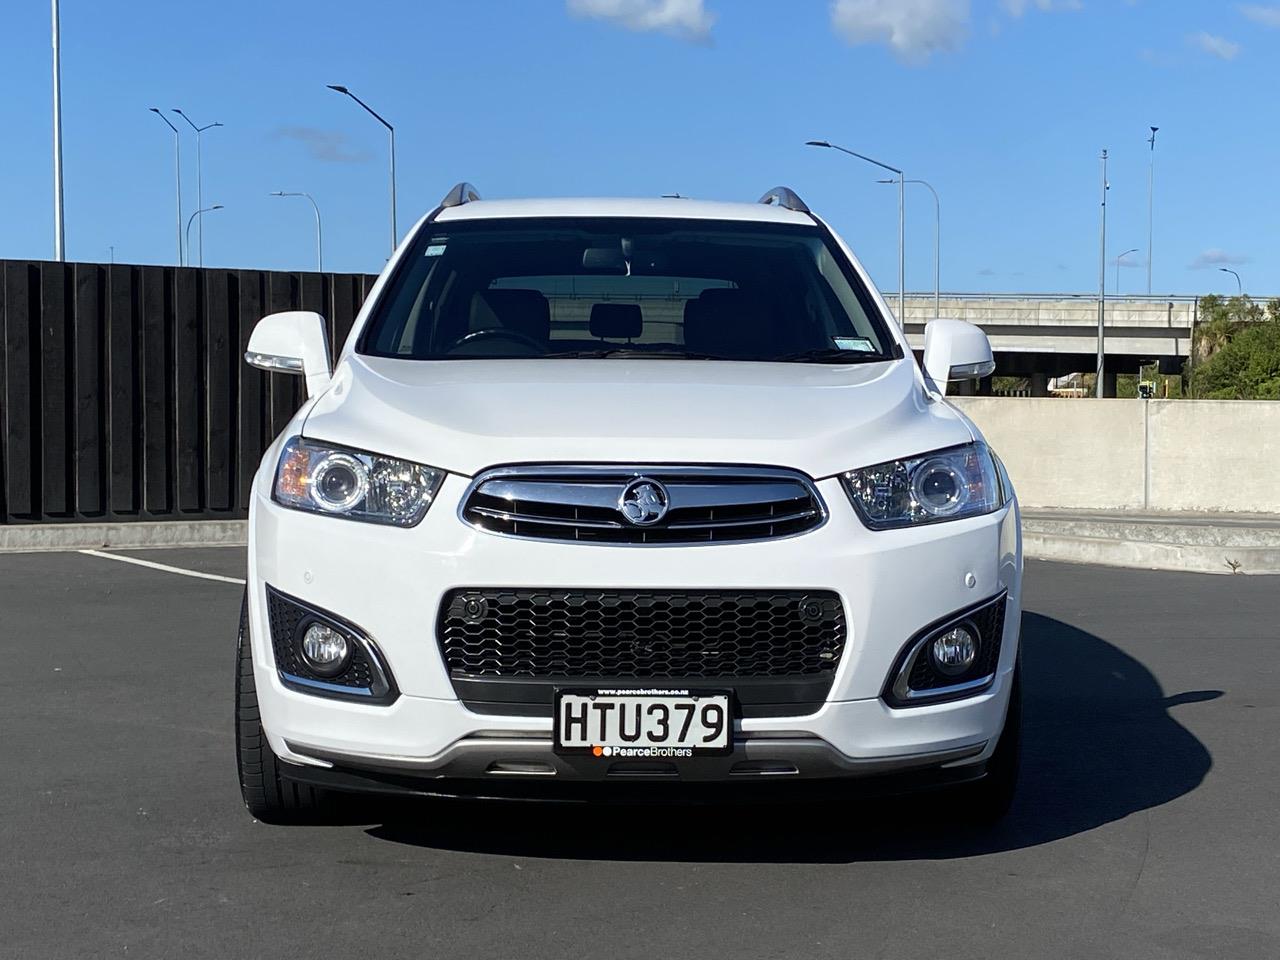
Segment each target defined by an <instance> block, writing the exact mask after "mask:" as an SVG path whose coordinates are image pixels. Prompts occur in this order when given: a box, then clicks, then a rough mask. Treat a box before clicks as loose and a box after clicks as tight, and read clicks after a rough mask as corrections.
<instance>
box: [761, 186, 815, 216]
mask: <svg viewBox="0 0 1280 960" xmlns="http://www.w3.org/2000/svg"><path fill="white" fill-rule="evenodd" d="M760 202H761V203H763V204H775V203H776V204H777V205H778V206H780V207H784V208H785V209H787V210H794V211H795V212H796V213H808V212H809V205H808V204H807V203H805V202H804V201H803V200H801V199H800V198H799V197H798V196H797V195H796V192H795V191H794V190H792V189H791V188H790V187H774V188H773V189H772V190H770V191H768V192H767V193H766V194H765V195H764V196H763V197H761V198H760Z"/></svg>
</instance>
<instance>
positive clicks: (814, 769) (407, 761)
mask: <svg viewBox="0 0 1280 960" xmlns="http://www.w3.org/2000/svg"><path fill="white" fill-rule="evenodd" d="M287 745H288V747H289V750H290V751H291V752H293V753H294V754H296V755H299V756H304V757H308V758H311V759H314V760H318V761H321V762H323V763H326V764H330V765H331V766H332V767H333V768H337V769H350V770H365V771H370V772H384V773H394V774H400V775H405V774H409V775H417V776H420V777H422V778H424V779H428V780H430V779H448V780H452V779H463V780H475V779H480V780H484V779H489V778H494V779H499V778H512V777H538V778H546V779H556V780H577V781H601V780H611V779H615V778H619V777H626V778H628V779H657V780H682V781H725V780H740V779H741V780H747V779H764V778H770V779H772V778H800V779H834V778H843V777H860V776H877V775H882V774H890V773H901V772H907V771H912V770H921V769H927V768H931V767H941V766H944V765H947V764H954V763H960V762H962V761H965V760H969V759H972V758H974V757H977V756H979V755H980V754H981V753H982V752H983V750H984V749H985V748H986V745H987V744H986V741H982V742H980V743H975V744H971V745H968V746H964V747H958V748H953V749H948V750H941V751H933V752H927V753H915V754H904V755H899V756H887V757H868V758H861V757H850V756H847V755H846V754H844V753H842V752H840V751H839V750H838V749H836V748H835V747H834V746H832V745H831V744H830V743H828V742H827V741H825V740H823V739H821V738H819V737H803V738H801V737H780V738H765V737H756V738H750V739H738V740H736V741H735V743H734V750H733V753H732V754H729V755H726V756H723V757H700V758H698V759H697V760H692V761H683V762H679V763H668V764H652V763H647V762H646V763H645V764H638V763H632V762H628V761H613V762H610V761H602V760H599V759H596V758H594V757H578V756H560V755H558V754H556V753H555V751H554V749H553V747H552V742H551V739H550V738H549V737H547V738H542V737H537V738H534V737H513V738H504V739H500V738H491V737H468V738H464V739H462V740H459V741H458V742H456V743H454V744H453V745H452V746H450V747H448V748H447V749H445V750H443V751H441V752H440V753H439V754H437V755H435V756H433V757H426V758H415V757H397V756H376V755H354V754H346V753H341V752H337V751H333V750H327V749H322V748H317V747H311V746H308V745H306V744H303V743H297V742H294V741H287ZM293 766H294V768H295V770H298V771H302V770H307V771H316V772H323V769H324V768H314V767H311V768H308V767H302V766H300V765H293Z"/></svg>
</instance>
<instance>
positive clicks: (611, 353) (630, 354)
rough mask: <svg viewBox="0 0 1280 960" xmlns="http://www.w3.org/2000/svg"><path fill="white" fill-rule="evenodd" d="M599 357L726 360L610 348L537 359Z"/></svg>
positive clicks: (689, 353)
mask: <svg viewBox="0 0 1280 960" xmlns="http://www.w3.org/2000/svg"><path fill="white" fill-rule="evenodd" d="M598 357H623V358H625V359H628V360H631V359H640V360H724V359H725V358H724V357H721V356H717V355H716V354H713V353H696V352H694V351H690V350H662V349H646V348H643V347H610V348H609V349H607V350H565V351H564V352H562V353H544V354H542V355H541V356H540V357H538V358H537V359H539V360H548V359H557V360H558V359H569V360H580V359H586V358H590V359H594V358H598Z"/></svg>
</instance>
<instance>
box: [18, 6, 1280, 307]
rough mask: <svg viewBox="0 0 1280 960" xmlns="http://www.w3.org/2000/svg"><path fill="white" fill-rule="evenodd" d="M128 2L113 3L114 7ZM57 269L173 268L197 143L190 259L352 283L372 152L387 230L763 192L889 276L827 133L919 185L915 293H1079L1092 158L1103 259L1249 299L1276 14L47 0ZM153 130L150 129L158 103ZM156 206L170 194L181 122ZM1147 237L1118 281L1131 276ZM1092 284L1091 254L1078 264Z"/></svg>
mask: <svg viewBox="0 0 1280 960" xmlns="http://www.w3.org/2000/svg"><path fill="white" fill-rule="evenodd" d="M125 11H127V12H125ZM62 46H63V116H64V120H63V125H64V139H65V168H66V174H65V177H66V224H67V227H66V229H67V256H68V258H69V259H77V260H106V259H107V258H108V248H109V247H110V246H114V247H115V257H116V259H117V260H118V261H128V262H142V263H172V262H174V260H175V258H176V241H175V237H174V233H175V230H174V197H173V193H174V190H173V153H172V134H171V133H170V132H169V130H168V129H167V128H165V127H164V126H163V124H162V123H161V122H160V120H159V119H158V118H157V117H156V116H155V115H153V114H151V113H149V112H148V110H147V108H148V107H150V106H159V107H162V108H166V109H167V108H170V107H175V106H176V107H181V108H183V109H184V110H185V111H186V112H187V113H188V114H189V115H190V116H192V117H193V118H194V119H195V120H196V121H197V122H199V123H208V122H211V121H214V120H217V121H221V122H222V123H224V124H225V126H224V127H222V128H220V129H215V130H212V131H210V132H209V133H207V134H206V135H205V138H204V196H205V201H206V205H208V204H210V203H214V202H218V203H222V204H224V205H225V209H223V210H219V211H216V212H214V213H211V214H208V215H207V216H206V218H205V262H206V264H207V265H214V266H244V267H270V268H280V269H307V268H311V267H313V266H314V234H313V221H312V215H311V210H310V207H309V206H307V205H306V203H305V201H301V200H281V199H278V198H274V197H270V196H268V194H269V192H270V191H272V190H306V191H309V192H311V193H312V194H313V195H314V196H315V198H316V200H317V201H318V202H319V204H320V207H321V210H322V213H323V217H324V230H325V260H326V264H325V265H326V267H327V268H329V269H333V270H368V271H376V270H378V269H380V268H381V266H382V264H383V261H384V258H385V256H386V247H387V234H388V225H387V204H388V201H387V183H386V178H387V174H386V137H385V132H384V131H383V130H382V128H381V127H379V126H377V125H376V123H375V122H374V121H373V119H372V118H370V117H369V116H367V115H366V114H364V113H363V112H362V111H360V109H359V108H358V107H357V106H356V105H355V104H354V103H353V102H351V101H350V100H348V99H346V98H344V97H341V96H339V95H338V94H335V93H333V92H332V91H329V90H327V89H325V84H326V83H340V84H346V85H347V86H349V87H350V88H351V89H352V90H353V91H354V92H356V93H358V94H359V95H360V96H361V97H362V98H363V99H365V100H366V101H367V102H369V103H370V104H371V105H372V106H374V107H375V109H377V110H378V111H379V112H380V113H382V114H383V115H384V116H385V117H387V118H388V119H389V120H391V121H392V122H393V123H394V124H395V125H396V128H397V139H398V163H399V190H400V204H399V207H400V225H401V228H402V230H403V229H407V227H408V226H409V225H410V224H411V223H412V222H413V220H415V219H416V218H417V217H418V216H419V215H420V214H422V213H424V212H426V211H427V210H429V209H431V208H432V207H433V206H434V205H435V204H436V202H437V201H438V200H439V199H440V197H441V196H442V195H443V194H444V193H445V192H446V191H447V190H448V188H449V187H450V186H451V185H452V184H453V183H455V182H456V181H458V180H462V179H466V180H470V181H472V182H474V183H476V184H477V185H478V187H479V188H480V190H481V192H482V193H483V194H485V195H488V196H494V197H499V196H538V195H542V196H552V195H626V196H657V195H660V194H663V193H672V192H679V193H682V194H686V195H690V196H696V197H703V198H711V199H748V200H754V199H755V198H756V197H758V196H759V195H760V194H761V193H763V192H764V191H765V189H766V188H768V187H771V186H774V185H775V184H778V183H783V184H787V185H790V186H792V187H794V188H795V189H796V190H797V191H798V192H799V193H800V194H801V196H803V197H804V198H805V199H806V200H807V201H809V203H810V205H811V206H813V207H814V208H815V209H816V210H818V211H819V212H820V213H822V214H823V215H824V216H826V217H827V218H828V219H829V220H830V221H831V222H832V223H833V224H834V225H835V227H836V228H837V229H838V230H840V231H841V232H842V233H843V234H844V235H845V237H846V238H847V239H848V240H849V241H850V243H851V244H852V245H853V246H854V248H855V250H856V251H857V252H858V254H859V256H860V257H861V258H862V259H863V261H864V262H865V263H866V264H867V266H868V268H869V269H870V270H871V272H872V274H873V275H874V277H875V278H876V281H877V283H878V284H879V285H880V286H881V287H882V288H883V289H886V290H890V289H894V288H896V284H897V247H896V243H897V238H896V222H897V221H896V218H897V207H896V195H895V190H894V188H893V187H888V186H880V185H877V184H876V183H875V180H876V178H877V176H878V175H880V172H879V171H877V170H876V169H875V168H873V167H869V166H866V165H864V164H861V163H859V162H857V161H855V160H853V159H851V158H849V157H845V156H842V155H839V154H836V153H834V152H833V151H825V150H817V149H813V148H806V147H804V146H802V144H803V142H804V141H805V140H807V139H811V138H826V139H830V140H831V141H833V142H836V143H841V144H843V145H846V146H848V147H850V148H851V149H854V150H857V151H859V152H863V153H867V154H869V155H871V156H875V157H877V158H880V159H883V160H884V161H886V162H888V163H891V164H893V165H895V166H900V167H902V168H904V169H905V170H906V172H907V175H908V177H921V178H924V179H927V180H929V181H930V182H931V183H932V184H933V185H934V186H935V187H936V188H937V189H938V191H939V193H940V194H941V196H942V204H943V237H942V243H943V252H942V260H943V277H942V284H943V287H944V289H948V290H962V291H1021V290H1026V291H1087V290H1093V289H1096V287H1097V282H1098V237H1097V234H1098V192H1099V178H1100V170H1099V164H1098V159H1097V158H1098V154H1099V152H1100V150H1101V148H1103V147H1106V148H1108V149H1109V150H1110V153H1111V157H1112V160H1111V165H1110V181H1111V186H1112V189H1111V192H1110V200H1109V204H1110V206H1109V243H1108V255H1109V257H1114V256H1115V255H1116V254H1117V253H1119V252H1120V251H1122V250H1125V249H1128V248H1131V247H1138V248H1145V247H1146V246H1147V242H1146V241H1147V227H1146V218H1147V163H1148V157H1149V153H1148V147H1147V144H1146V142H1145V139H1146V137H1147V135H1148V130H1147V128H1148V127H1149V126H1150V125H1152V124H1155V125H1157V126H1159V127H1160V133H1159V138H1158V140H1157V147H1156V164H1157V167H1156V206H1155V220H1156V231H1155V244H1154V247H1155V258H1154V286H1155V290H1156V292H1158V293H1159V292H1178V293H1203V292H1211V291H1220V292H1233V291H1234V289H1235V281H1234V279H1232V278H1231V277H1230V276H1228V275H1226V274H1223V273H1221V272H1219V270H1218V269H1217V268H1218V267H1219V266H1229V267H1232V268H1233V269H1236V270H1238V271H1239V272H1240V274H1241V275H1242V277H1244V281H1245V285H1246V287H1247V288H1248V289H1249V290H1252V291H1254V292H1255V293H1259V294H1267V293H1270V294H1275V293H1280V230H1277V224H1278V223H1280V191H1278V190H1277V188H1276V183H1275V179H1274V178H1275V171H1276V170H1277V169H1280V126H1277V124H1276V123H1275V106H1274V99H1275V91H1276V90H1277V89H1280V66H1278V64H1280V4H1274V3H1273V4H1266V3H1262V4H1257V3H1255V4H1235V3H1231V2H1218V0H1202V2H1197V0H835V2H828V0H789V2H785V3H784V2H782V0H778V2H765V0H372V2H370V3H367V4H365V5H364V6H363V7H353V6H352V5H351V4H349V3H337V2H331V0H307V2H300V0H265V2H264V0H256V2H246V0H219V2H216V3H214V2H204V0H184V2H183V3H177V4H175V3H172V2H165V3H160V2H152V0H130V2H129V3H127V4H125V5H116V4H106V3H100V2H96V0H62ZM49 74H50V52H49V8H48V4H47V3H46V2H42V0H10V2H9V3H7V4H6V10H5V16H4V29H3V31H0V82H3V86H4V90H5V95H4V97H2V98H0V131H3V132H4V133H3V138H2V139H0V257H36V258H48V257H50V256H51V255H52V249H53V238H52V234H53V230H52V200H51V196H52V178H51V172H50V166H51V165H50V149H51V148H50V142H51V132H50V117H49V114H50V109H49V102H50V89H49V88H50V83H49ZM173 119H174V120H175V121H178V122H180V118H177V117H173ZM183 148H184V154H183V160H184V167H185V169H184V170H183V178H184V179H183V183H184V187H185V188H186V197H185V198H184V204H185V209H186V211H187V212H188V213H189V212H191V211H193V210H194V209H195V200H196V196H195V150H194V140H193V139H192V138H191V137H189V136H185V137H184V143H183ZM907 248H908V249H907V257H908V259H907V287H908V289H913V290H914V289H926V288H929V287H930V286H931V284H932V257H933V207H932V200H931V199H930V197H929V196H928V193H927V192H926V191H924V190H923V189H922V188H919V187H908V221H907ZM1145 257H1146V251H1145V249H1142V250H1141V251H1140V252H1139V253H1137V254H1131V255H1130V256H1129V257H1128V258H1126V260H1125V264H1126V268H1125V269H1123V270H1122V271H1121V289H1122V291H1123V292H1141V291H1144V290H1145V285H1146V271H1145ZM1107 272H1108V288H1109V289H1110V287H1111V285H1112V284H1113V282H1114V275H1115V274H1114V268H1113V267H1111V266H1108V271H1107Z"/></svg>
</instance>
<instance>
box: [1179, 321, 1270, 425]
mask: <svg viewBox="0 0 1280 960" xmlns="http://www.w3.org/2000/svg"><path fill="white" fill-rule="evenodd" d="M1200 316H1201V323H1200V324H1199V325H1198V327H1197V331H1196V343H1195V347H1194V354H1195V358H1196V365H1195V368H1194V370H1193V372H1192V374H1191V378H1190V380H1191V395H1192V396H1193V397H1197V398H1200V399H1207V400H1280V300H1272V301H1271V302H1270V303H1268V304H1267V307H1266V309H1265V310H1264V309H1263V308H1262V307H1261V306H1260V305H1259V304H1256V303H1254V302H1253V301H1251V300H1249V298H1247V297H1231V298H1230V299H1223V298H1222V297H1217V296H1210V297H1204V298H1203V299H1202V300H1201V301H1200Z"/></svg>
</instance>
